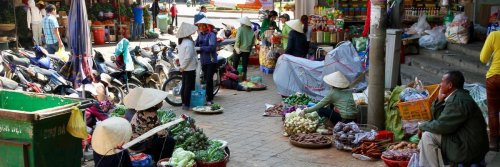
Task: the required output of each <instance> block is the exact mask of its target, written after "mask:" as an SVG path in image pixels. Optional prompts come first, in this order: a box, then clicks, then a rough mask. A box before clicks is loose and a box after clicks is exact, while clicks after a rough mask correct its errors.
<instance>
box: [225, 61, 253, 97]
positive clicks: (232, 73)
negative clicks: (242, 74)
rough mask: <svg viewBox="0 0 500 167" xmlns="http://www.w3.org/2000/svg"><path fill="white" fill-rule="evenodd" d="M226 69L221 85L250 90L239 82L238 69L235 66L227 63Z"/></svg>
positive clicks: (238, 89) (228, 87) (227, 87)
mask: <svg viewBox="0 0 500 167" xmlns="http://www.w3.org/2000/svg"><path fill="white" fill-rule="evenodd" d="M224 69H225V70H224V71H223V74H222V80H221V85H222V86H223V87H224V88H226V89H234V90H237V91H250V90H249V89H248V88H246V87H244V86H241V85H240V83H239V82H238V78H239V77H238V74H236V70H235V69H234V67H233V66H231V65H229V64H227V65H226V67H224Z"/></svg>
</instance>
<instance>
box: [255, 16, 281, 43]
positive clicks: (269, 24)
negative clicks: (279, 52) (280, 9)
mask: <svg viewBox="0 0 500 167" xmlns="http://www.w3.org/2000/svg"><path fill="white" fill-rule="evenodd" d="M277 17H278V13H276V11H274V10H273V11H270V12H269V14H268V15H267V18H265V19H264V20H263V21H262V26H261V27H260V32H259V33H260V34H259V37H260V40H261V41H262V44H263V45H266V46H267V45H269V42H268V41H267V40H266V39H265V37H264V34H265V32H266V31H267V30H277V31H278V32H281V30H280V28H279V27H278V25H276V21H275V20H276V18H277Z"/></svg>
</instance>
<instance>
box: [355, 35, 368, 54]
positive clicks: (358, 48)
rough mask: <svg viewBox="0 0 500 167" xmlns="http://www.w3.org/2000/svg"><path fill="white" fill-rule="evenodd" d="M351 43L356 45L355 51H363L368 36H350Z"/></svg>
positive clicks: (366, 44)
mask: <svg viewBox="0 0 500 167" xmlns="http://www.w3.org/2000/svg"><path fill="white" fill-rule="evenodd" d="M352 43H354V46H356V51H358V52H362V51H365V50H366V47H367V46H368V38H365V37H359V38H352Z"/></svg>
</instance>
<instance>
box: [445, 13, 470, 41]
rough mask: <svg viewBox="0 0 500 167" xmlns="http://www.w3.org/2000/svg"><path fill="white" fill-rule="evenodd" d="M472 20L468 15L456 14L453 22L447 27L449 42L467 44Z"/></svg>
mask: <svg viewBox="0 0 500 167" xmlns="http://www.w3.org/2000/svg"><path fill="white" fill-rule="evenodd" d="M469 27H470V22H469V21H468V20H467V16H465V14H463V13H461V14H458V15H456V16H455V18H454V19H453V22H451V23H450V24H449V25H448V27H447V28H446V33H445V35H446V38H448V42H451V43H456V44H467V42H469V38H470V33H469Z"/></svg>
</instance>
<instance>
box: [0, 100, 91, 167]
mask: <svg viewBox="0 0 500 167" xmlns="http://www.w3.org/2000/svg"><path fill="white" fill-rule="evenodd" d="M78 105H80V102H79V101H78V100H75V99H68V98H63V97H60V96H53V95H44V94H33V93H23V92H14V91H7V90H0V167H4V166H9V167H16V166H61V167H62V166H64V167H73V166H75V167H76V166H81V157H82V145H81V142H82V139H79V138H75V137H73V136H71V135H70V134H69V133H68V132H67V131H66V125H67V123H68V121H69V117H70V115H71V108H72V107H73V106H78Z"/></svg>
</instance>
